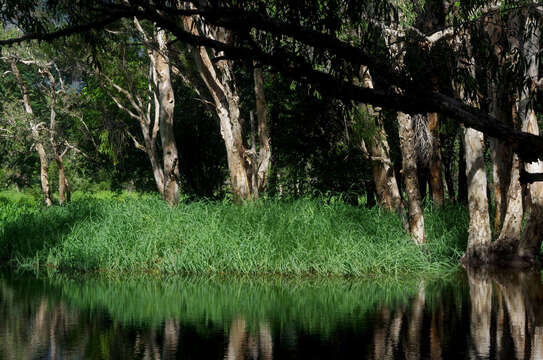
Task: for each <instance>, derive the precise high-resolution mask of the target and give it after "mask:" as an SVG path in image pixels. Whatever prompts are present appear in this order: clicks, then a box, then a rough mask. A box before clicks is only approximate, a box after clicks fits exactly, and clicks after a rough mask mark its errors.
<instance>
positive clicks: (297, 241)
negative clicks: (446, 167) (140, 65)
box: [0, 193, 467, 276]
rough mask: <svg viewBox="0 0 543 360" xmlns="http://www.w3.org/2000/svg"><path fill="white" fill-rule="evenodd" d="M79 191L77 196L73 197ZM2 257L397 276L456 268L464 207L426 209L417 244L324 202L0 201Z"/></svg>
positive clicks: (388, 217)
mask: <svg viewBox="0 0 543 360" xmlns="http://www.w3.org/2000/svg"><path fill="white" fill-rule="evenodd" d="M76 195H77V194H76ZM0 206H1V208H0V219H1V220H2V223H1V225H0V245H1V250H0V258H1V259H3V260H4V262H5V263H6V262H7V263H9V264H11V265H13V266H15V267H17V268H20V269H38V270H44V269H48V270H52V271H61V272H69V273H72V272H100V273H106V274H112V275H114V274H119V273H131V274H133V273H140V274H141V273H161V274H178V273H183V274H187V273H190V274H253V275H255V274H258V275H271V274H280V275H287V276H289V275H295V276H306V275H325V276H390V275H405V274H423V275H427V276H428V275H431V274H439V273H443V272H446V271H450V270H453V269H456V268H457V266H458V265H457V263H458V258H459V256H460V255H461V253H462V251H463V249H465V244H466V239H467V232H466V229H467V214H466V211H465V209H462V208H455V207H446V208H443V209H431V208H427V209H426V229H427V238H428V243H427V245H425V246H422V247H417V246H416V245H414V244H413V242H412V241H411V240H410V238H409V237H408V236H407V235H406V234H405V233H404V231H403V230H402V227H401V225H400V223H399V220H398V219H397V217H396V216H395V215H394V214H393V213H389V212H385V211H381V210H379V209H376V208H375V209H364V208H357V207H352V206H350V205H347V204H345V203H343V202H341V201H336V202H333V203H332V204H329V203H326V202H325V201H323V200H319V199H301V200H289V201H279V200H263V201H259V202H256V203H251V204H246V205H243V206H236V205H233V204H231V203H229V202H206V201H199V202H186V203H182V204H180V205H179V206H177V207H175V208H173V209H171V208H169V207H168V206H167V205H166V204H165V203H163V202H162V201H161V200H160V199H158V198H157V197H154V196H146V195H123V194H121V195H114V194H112V193H103V194H101V195H100V196H90V195H84V194H79V195H77V196H74V201H73V202H72V203H71V204H69V205H68V206H64V207H53V208H50V209H45V208H42V207H41V206H39V205H37V204H36V203H17V202H6V203H4V204H1V205H0Z"/></svg>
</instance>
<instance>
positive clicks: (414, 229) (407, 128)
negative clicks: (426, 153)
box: [398, 113, 426, 245]
mask: <svg viewBox="0 0 543 360" xmlns="http://www.w3.org/2000/svg"><path fill="white" fill-rule="evenodd" d="M398 131H399V134H400V148H401V151H402V164H403V176H404V179H405V189H406V192H407V199H408V203H409V230H410V233H411V236H412V237H413V240H414V241H415V243H416V244H419V245H420V244H423V243H425V242H426V237H425V235H424V215H423V212H422V206H421V199H420V193H419V185H418V179H417V163H416V158H415V156H416V155H415V144H414V135H413V119H412V117H411V116H409V115H407V114H404V113H398Z"/></svg>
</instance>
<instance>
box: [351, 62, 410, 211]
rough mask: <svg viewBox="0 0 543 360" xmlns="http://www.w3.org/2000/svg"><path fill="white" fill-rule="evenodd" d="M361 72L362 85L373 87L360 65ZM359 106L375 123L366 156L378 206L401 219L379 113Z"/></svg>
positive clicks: (387, 146) (392, 170) (364, 106)
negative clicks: (368, 160) (373, 133)
mask: <svg viewBox="0 0 543 360" xmlns="http://www.w3.org/2000/svg"><path fill="white" fill-rule="evenodd" d="M361 72H362V84H363V86H364V87H366V88H370V89H373V81H372V78H371V75H370V73H369V70H368V69H367V68H366V67H362V69H361ZM359 106H360V107H362V109H361V110H362V111H363V112H367V113H368V114H369V115H370V116H371V117H372V118H374V119H375V122H376V125H377V131H376V134H375V137H374V138H373V139H371V141H370V148H369V155H367V157H368V158H370V159H371V167H372V172H373V179H374V182H375V190H376V192H377V199H378V201H379V206H381V207H382V208H384V209H388V210H394V211H396V213H397V214H398V215H399V216H400V218H401V219H403V218H404V210H403V204H402V197H401V195H400V190H399V187H398V182H397V180H396V175H395V173H394V168H393V167H392V161H390V147H389V145H388V141H387V134H386V132H385V127H384V125H383V121H382V119H381V117H380V114H379V113H378V112H377V111H376V110H375V109H374V108H373V107H371V106H369V105H359ZM366 153H367V152H366Z"/></svg>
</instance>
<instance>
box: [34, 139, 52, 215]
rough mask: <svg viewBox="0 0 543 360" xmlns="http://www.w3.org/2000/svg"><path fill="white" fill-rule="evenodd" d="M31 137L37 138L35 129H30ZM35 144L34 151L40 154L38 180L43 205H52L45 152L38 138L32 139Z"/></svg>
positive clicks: (47, 161)
mask: <svg viewBox="0 0 543 360" xmlns="http://www.w3.org/2000/svg"><path fill="white" fill-rule="evenodd" d="M32 137H33V139H39V134H38V131H37V130H32ZM34 143H35V145H36V151H37V152H38V155H39V156H40V180H41V191H42V193H43V201H44V202H45V205H47V206H51V205H53V201H51V188H50V187H49V160H48V159H47V154H46V153H45V148H44V147H43V145H42V143H41V142H40V141H39V140H37V141H36V140H34Z"/></svg>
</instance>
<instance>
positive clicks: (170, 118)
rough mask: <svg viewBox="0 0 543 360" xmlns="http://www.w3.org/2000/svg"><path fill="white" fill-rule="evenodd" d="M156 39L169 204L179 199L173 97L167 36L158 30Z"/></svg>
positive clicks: (161, 124) (165, 179)
mask: <svg viewBox="0 0 543 360" xmlns="http://www.w3.org/2000/svg"><path fill="white" fill-rule="evenodd" d="M156 39H157V42H158V47H159V50H160V51H159V52H157V51H155V52H154V54H155V66H156V72H157V75H158V93H159V102H160V139H161V142H162V159H163V166H162V168H163V169H164V175H163V179H164V193H163V197H164V200H165V201H167V202H168V203H169V204H170V205H175V204H177V202H178V201H179V185H178V183H179V155H178V152H177V144H176V142H175V136H174V108H175V98H174V94H173V88H172V82H171V79H170V63H169V59H168V48H167V38H166V34H165V31H164V30H158V31H157V35H156Z"/></svg>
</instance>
